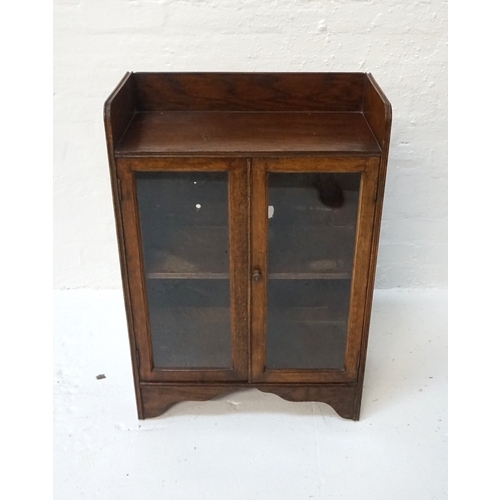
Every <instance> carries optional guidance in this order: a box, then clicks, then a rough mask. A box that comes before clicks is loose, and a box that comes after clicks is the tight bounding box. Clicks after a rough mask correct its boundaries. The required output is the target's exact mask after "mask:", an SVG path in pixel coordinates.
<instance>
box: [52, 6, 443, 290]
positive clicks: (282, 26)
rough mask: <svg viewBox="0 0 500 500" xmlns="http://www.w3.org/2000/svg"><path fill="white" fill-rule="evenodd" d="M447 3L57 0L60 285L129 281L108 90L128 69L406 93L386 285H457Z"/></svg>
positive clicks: (387, 220) (396, 131) (397, 106)
mask: <svg viewBox="0 0 500 500" xmlns="http://www.w3.org/2000/svg"><path fill="white" fill-rule="evenodd" d="M446 16H447V4H446V2H442V1H440V0H439V1H438V0H419V1H417V0H409V1H396V0H321V1H319V0H282V1H279V2H278V1H270V2H265V3H263V2H259V1H257V0H219V1H217V2H215V1H213V0H169V1H167V0H142V1H140V2H138V1H133V0H127V1H125V0H80V1H79V0H55V3H54V40H55V47H54V67H55V71H54V120H55V122H54V136H55V144H54V215H55V222H54V234H55V238H54V275H55V283H54V285H55V287H56V288H119V287H120V286H121V283H120V277H119V263H118V253H117V243H116V236H115V228H114V218H113V210H112V201H111V190H110V183H109V175H108V166H107V158H106V147H105V141H104V128H103V121H102V107H103V103H104V100H105V99H106V97H107V96H108V95H109V93H110V92H111V90H112V89H113V88H114V87H115V85H116V84H117V82H118V81H119V80H120V78H121V77H122V76H123V74H124V73H125V72H126V71H129V70H132V71H367V72H371V73H372V74H373V75H374V76H375V78H376V79H377V81H378V82H379V83H380V85H381V87H382V88H383V89H384V91H385V92H386V94H387V96H388V97H389V99H390V100H391V102H392V105H393V133H392V145H391V151H390V159H389V171H388V179H387V187H386V197H385V205H384V213H383V225H382V234H381V242H380V251H379V259H378V268H377V281H376V286H377V287H379V288H392V287H405V288H412V287H414V288H423V287H438V288H439V287H445V286H446V268H447V263H446V244H447V239H446V231H447V221H446V216H447V177H446V173H447V124H446V116H447V34H446V33H447V24H446Z"/></svg>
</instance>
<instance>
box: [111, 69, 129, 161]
mask: <svg viewBox="0 0 500 500" xmlns="http://www.w3.org/2000/svg"><path fill="white" fill-rule="evenodd" d="M134 112H135V100H134V81H133V76H132V73H127V74H126V75H125V76H124V77H123V79H122V80H121V82H120V83H119V84H118V86H117V87H116V89H115V90H114V91H113V92H112V93H111V95H110V96H109V97H108V99H107V100H106V102H105V104H104V124H105V128H106V142H107V145H108V153H109V154H112V153H113V152H114V148H115V147H116V145H117V144H118V142H119V141H120V138H121V137H122V135H123V133H124V132H125V130H126V129H127V127H128V125H129V123H130V120H131V119H132V116H133V115H134Z"/></svg>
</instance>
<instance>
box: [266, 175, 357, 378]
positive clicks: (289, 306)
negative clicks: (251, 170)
mask: <svg viewBox="0 0 500 500" xmlns="http://www.w3.org/2000/svg"><path fill="white" fill-rule="evenodd" d="M268 179H269V207H268V219H269V221H268V222H269V227H268V285H267V286H268V291H267V331H266V367H267V368H268V369H280V368H282V369H285V368H286V369H294V368H298V369H319V368H325V369H342V368H343V367H344V350H345V343H346V338H347V319H348V311H349V297H350V290H351V276H352V265H353V258H354V241H355V234H356V219H357V212H358V198H359V186H360V174H357V173H356V174H332V173H327V174H310V173H307V174H302V173H301V174H289V173H286V174H284V173H270V174H269V176H268Z"/></svg>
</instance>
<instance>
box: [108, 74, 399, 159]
mask: <svg viewBox="0 0 500 500" xmlns="http://www.w3.org/2000/svg"><path fill="white" fill-rule="evenodd" d="M105 119H106V130H107V138H108V146H109V147H110V151H112V153H113V154H114V155H116V156H147V155H157V156H161V155H182V154H184V155H204V154H209V155H210V154H212V155H226V156H227V155H240V156H243V155H259V154H262V155H268V154H276V155H280V154H282V155H286V154H298V155H300V154H304V155H310V154H346V155H349V154H350V155H368V156H380V155H381V154H382V151H383V150H384V151H386V150H387V144H388V132H389V130H390V121H391V110H390V103H389V101H388V100H387V98H386V97H385V96H384V94H383V92H382V91H381V90H380V88H379V87H378V85H377V84H376V82H375V80H374V79H373V77H372V76H371V75H370V74H365V73H127V74H126V75H125V77H124V78H123V79H122V81H121V82H120V83H119V85H118V86H117V88H116V89H115V91H114V92H113V93H112V94H111V95H110V97H109V98H108V100H107V101H106V104H105Z"/></svg>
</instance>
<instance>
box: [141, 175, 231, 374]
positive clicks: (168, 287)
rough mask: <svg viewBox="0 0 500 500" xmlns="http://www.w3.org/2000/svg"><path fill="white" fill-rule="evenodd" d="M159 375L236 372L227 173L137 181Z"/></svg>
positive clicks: (155, 359) (171, 176)
mask: <svg viewBox="0 0 500 500" xmlns="http://www.w3.org/2000/svg"><path fill="white" fill-rule="evenodd" d="M136 185H137V201H138V206H139V219H140V229H141V238H142V250H143V257H144V268H145V274H146V292H147V301H148V312H149V324H150V332H151V340H152V346H153V363H154V366H155V367H156V368H200V369H202V368H231V365H232V363H231V335H230V300H229V230H228V189H227V173H226V172H207V173H204V172H161V173H156V172H155V173H152V172H147V173H138V174H137V175H136Z"/></svg>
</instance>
